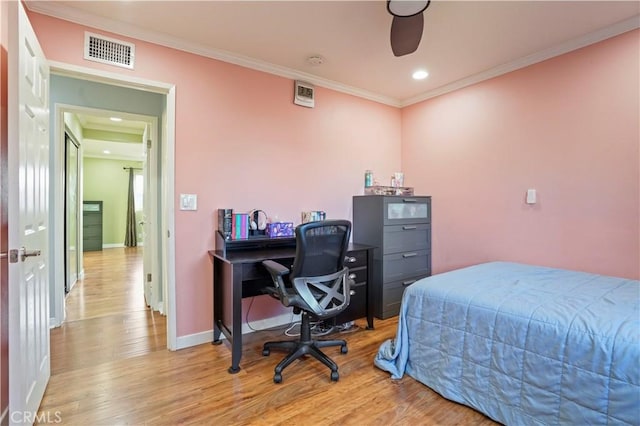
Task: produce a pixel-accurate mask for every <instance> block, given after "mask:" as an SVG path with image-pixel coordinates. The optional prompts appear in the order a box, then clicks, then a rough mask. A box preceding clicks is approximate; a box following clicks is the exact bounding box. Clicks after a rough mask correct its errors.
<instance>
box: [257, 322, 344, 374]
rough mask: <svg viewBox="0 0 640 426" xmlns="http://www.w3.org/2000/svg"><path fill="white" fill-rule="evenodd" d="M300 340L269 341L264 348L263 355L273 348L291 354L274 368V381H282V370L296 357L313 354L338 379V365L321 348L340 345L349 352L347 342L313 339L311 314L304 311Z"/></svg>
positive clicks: (342, 349)
mask: <svg viewBox="0 0 640 426" xmlns="http://www.w3.org/2000/svg"><path fill="white" fill-rule="evenodd" d="M300 332H301V334H300V340H287V341H280V342H267V343H265V344H264V346H263V349H262V355H264V356H268V355H269V354H270V353H271V349H284V350H286V351H288V352H289V354H288V355H287V356H286V357H285V358H284V359H283V360H282V361H280V362H279V363H278V365H276V368H275V369H274V371H275V374H274V376H273V381H274V382H275V383H280V382H282V370H284V369H285V368H286V367H287V366H288V365H289V364H291V363H292V362H293V361H295V360H296V359H298V358H300V357H303V356H305V355H311V356H312V357H314V358H315V359H317V360H318V361H320V362H321V363H323V364H324V365H326V366H327V367H329V368H330V369H331V380H333V381H334V382H335V381H338V379H339V377H340V376H339V374H338V365H337V364H336V363H335V362H334V361H333V360H332V359H331V358H329V357H328V356H327V355H326V354H325V353H324V352H322V351H321V350H320V348H326V347H329V346H340V352H341V353H343V354H346V353H347V352H348V349H347V342H346V341H344V340H313V339H311V326H310V323H309V315H308V314H307V312H304V311H303V312H302V325H301V331H300Z"/></svg>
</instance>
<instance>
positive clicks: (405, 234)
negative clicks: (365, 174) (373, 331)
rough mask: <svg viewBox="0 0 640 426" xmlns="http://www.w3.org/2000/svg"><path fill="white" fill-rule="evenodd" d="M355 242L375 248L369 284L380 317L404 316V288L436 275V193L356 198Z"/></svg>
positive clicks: (377, 315) (354, 208) (354, 207)
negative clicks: (433, 205) (433, 251)
mask: <svg viewBox="0 0 640 426" xmlns="http://www.w3.org/2000/svg"><path fill="white" fill-rule="evenodd" d="M353 241H354V242H355V243H360V244H368V245H372V246H374V247H375V249H374V250H373V264H372V267H371V276H370V284H369V289H370V291H371V292H372V295H371V299H372V303H373V310H374V314H375V316H376V317H378V318H380V319H386V318H389V317H392V316H394V315H398V312H399V311H400V302H401V301H402V294H403V293H404V289H405V288H407V287H408V286H410V285H411V284H413V283H414V282H416V281H417V280H419V279H420V278H424V277H427V276H429V275H431V197H428V196H416V197H407V196H397V195H364V196H354V197H353Z"/></svg>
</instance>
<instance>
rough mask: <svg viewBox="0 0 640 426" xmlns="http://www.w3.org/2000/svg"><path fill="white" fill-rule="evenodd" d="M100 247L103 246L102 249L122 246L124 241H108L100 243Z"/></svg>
mask: <svg viewBox="0 0 640 426" xmlns="http://www.w3.org/2000/svg"><path fill="white" fill-rule="evenodd" d="M102 248H103V249H110V248H124V243H109V244H102Z"/></svg>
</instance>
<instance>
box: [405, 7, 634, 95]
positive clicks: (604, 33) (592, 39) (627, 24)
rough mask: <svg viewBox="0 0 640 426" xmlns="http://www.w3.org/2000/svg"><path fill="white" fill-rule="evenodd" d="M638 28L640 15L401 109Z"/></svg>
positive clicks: (442, 89)
mask: <svg viewBox="0 0 640 426" xmlns="http://www.w3.org/2000/svg"><path fill="white" fill-rule="evenodd" d="M637 28H640V15H636V16H634V17H632V18H629V19H626V20H624V21H620V22H618V23H617V24H613V25H611V26H609V27H605V28H602V29H600V30H598V31H595V32H592V33H589V34H586V35H584V36H581V37H577V38H575V39H573V40H569V41H567V42H565V43H562V44H559V45H556V46H553V47H551V48H549V49H545V50H541V51H539V52H536V53H533V54H531V55H528V56H525V57H523V58H520V59H516V60H515V61H511V62H507V63H506V64H502V65H499V66H497V67H494V68H491V69H489V70H487V71H483V72H481V73H478V74H474V75H471V76H469V77H466V78H463V79H461V80H458V81H454V82H453V83H450V84H447V85H445V86H442V87H438V88H437V89H434V90H431V91H428V92H426V93H423V94H421V95H418V96H414V97H412V98H409V99H406V100H404V101H401V102H400V107H401V108H404V107H406V106H409V105H413V104H416V103H418V102H422V101H426V100H427V99H431V98H435V97H436V96H440V95H444V94H445V93H449V92H453V91H454V90H458V89H462V88H463V87H467V86H471V85H472V84H476V83H480V82H481V81H484V80H489V79H490V78H494V77H498V76H500V75H503V74H507V73H509V72H511V71H515V70H518V69H520V68H524V67H527V66H529V65H533V64H536V63H538V62H542V61H545V60H547V59H551V58H553V57H556V56H560V55H562V54H565V53H568V52H571V51H573V50H577V49H580V48H582V47H585V46H589V45H590V44H594V43H597V42H599V41H602V40H606V39H608V38H611V37H615V36H617V35H620V34H623V33H626V32H628V31H632V30H635V29H637Z"/></svg>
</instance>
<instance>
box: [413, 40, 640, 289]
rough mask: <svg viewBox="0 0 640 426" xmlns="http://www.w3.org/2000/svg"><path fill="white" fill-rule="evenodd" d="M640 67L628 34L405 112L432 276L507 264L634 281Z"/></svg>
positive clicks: (637, 48) (639, 44)
mask: <svg viewBox="0 0 640 426" xmlns="http://www.w3.org/2000/svg"><path fill="white" fill-rule="evenodd" d="M639 70H640V31H638V30H636V31H632V32H629V33H626V34H623V35H620V36H618V37H615V38H612V39H609V40H606V41H603V42H601V43H598V44H595V45H592V46H589V47H586V48H583V49H580V50H577V51H574V52H572V53H569V54H566V55H562V56H560V57H557V58H554V59H550V60H547V61H545V62H542V63H539V64H536V65H533V66H530V67H527V68H524V69H521V70H518V71H516V72H512V73H509V74H506V75H503V76H500V77H497V78H494V79H492V80H488V81H485V82H482V83H480V84H476V85H473V86H470V87H467V88H465V89H462V90H458V91H456V92H452V93H449V94H446V95H443V96H439V97H437V98H434V99H430V100H427V101H425V102H422V103H420V104H416V105H413V106H410V107H407V108H405V109H403V111H402V166H403V169H404V172H405V174H406V176H407V178H406V181H407V182H406V183H407V184H408V185H410V186H414V187H415V188H416V190H417V192H419V193H421V194H430V195H432V196H433V269H434V272H436V273H437V272H443V271H447V270H451V269H454V268H458V267H461V266H466V265H471V264H475V263H478V262H484V261H491V260H510V261H519V262H523V263H531V264H540V265H548V266H556V267H563V268H569V269H578V270H584V271H591V272H596V273H602V274H608V275H614V276H622V277H631V278H636V279H637V278H639V277H640V270H639V262H640V247H639V240H640V239H639V237H640V225H639V218H640V207H639V206H640V183H639V182H640V170H639V168H640V165H639V164H640V158H639V145H640V141H639V138H640V127H639V126H640V124H639V117H640V107H639V97H640V87H639V86H640V82H639V79H638V72H639ZM528 188H535V189H537V191H538V203H537V204H535V205H533V206H530V205H527V204H525V202H524V197H525V192H526V190H527V189H528Z"/></svg>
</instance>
